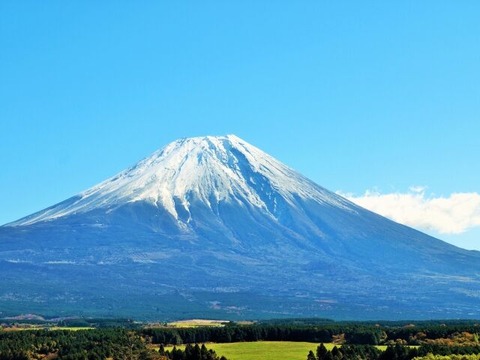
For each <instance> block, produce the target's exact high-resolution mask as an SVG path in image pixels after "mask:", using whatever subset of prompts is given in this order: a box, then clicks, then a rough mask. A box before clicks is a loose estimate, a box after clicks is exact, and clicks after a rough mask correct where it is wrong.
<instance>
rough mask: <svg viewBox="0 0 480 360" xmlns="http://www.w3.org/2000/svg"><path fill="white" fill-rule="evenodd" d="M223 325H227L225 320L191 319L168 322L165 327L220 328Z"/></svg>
mask: <svg viewBox="0 0 480 360" xmlns="http://www.w3.org/2000/svg"><path fill="white" fill-rule="evenodd" d="M225 323H228V321H226V320H204V319H192V320H180V321H174V322H170V323H168V324H167V325H168V326H171V327H177V328H192V327H203V326H214V327H216V326H217V327H221V326H224V325H225Z"/></svg>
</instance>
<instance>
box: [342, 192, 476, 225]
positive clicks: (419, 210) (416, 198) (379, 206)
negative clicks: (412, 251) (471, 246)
mask: <svg viewBox="0 0 480 360" xmlns="http://www.w3.org/2000/svg"><path fill="white" fill-rule="evenodd" d="M338 193H339V194H340V195H342V196H344V197H346V198H347V199H349V200H350V201H352V202H354V203H356V204H358V205H360V206H362V207H364V208H367V209H369V210H371V211H374V212H376V213H378V214H381V215H383V216H385V217H387V218H390V219H392V220H394V221H396V222H399V223H401V224H404V225H408V226H411V227H414V228H417V229H420V230H424V231H435V232H437V233H439V234H459V233H462V232H464V231H467V230H469V229H471V228H474V227H480V194H478V193H476V192H473V193H454V194H451V195H450V196H448V197H443V196H439V197H436V196H433V195H430V196H428V195H426V187H422V186H415V187H411V188H410V190H409V191H408V192H405V193H390V194H382V193H380V192H378V191H372V190H369V191H366V192H365V194H363V195H361V196H356V195H354V194H346V193H342V192H338Z"/></svg>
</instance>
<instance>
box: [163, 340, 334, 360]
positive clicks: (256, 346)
mask: <svg viewBox="0 0 480 360" xmlns="http://www.w3.org/2000/svg"><path fill="white" fill-rule="evenodd" d="M318 345H319V344H318V343H310V342H293V341H254V342H238V343H227V344H216V343H208V344H206V346H207V348H208V349H213V350H215V352H216V353H217V355H218V356H222V355H223V356H225V357H226V358H227V359H228V360H264V359H282V360H304V359H306V358H307V354H308V352H309V351H310V350H312V351H313V352H315V351H316V349H317V346H318ZM325 346H326V347H327V349H329V350H331V349H333V347H334V346H335V345H334V344H325ZM177 348H180V349H183V348H185V346H177ZM172 349H173V346H168V347H165V350H172Z"/></svg>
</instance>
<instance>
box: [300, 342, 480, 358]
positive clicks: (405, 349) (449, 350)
mask: <svg viewBox="0 0 480 360" xmlns="http://www.w3.org/2000/svg"><path fill="white" fill-rule="evenodd" d="M478 354H480V346H439V345H422V346H420V347H409V346H404V345H399V344H397V345H393V346H388V347H387V349H386V350H385V351H380V350H378V349H377V348H376V347H375V346H373V345H343V346H341V347H337V346H335V347H334V348H333V349H332V350H327V348H326V347H325V345H324V344H320V345H319V346H318V347H317V351H316V353H313V351H310V352H309V353H308V355H307V360H358V359H365V360H413V359H416V360H420V359H421V360H423V359H435V357H444V356H446V357H447V358H449V357H460V358H461V357H462V356H464V357H467V356H470V355H473V356H477V355H478Z"/></svg>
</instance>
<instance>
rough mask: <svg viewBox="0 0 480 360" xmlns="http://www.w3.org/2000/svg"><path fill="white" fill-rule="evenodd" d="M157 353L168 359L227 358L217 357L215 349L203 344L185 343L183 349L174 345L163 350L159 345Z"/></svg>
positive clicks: (204, 359) (222, 359) (201, 359)
mask: <svg viewBox="0 0 480 360" xmlns="http://www.w3.org/2000/svg"><path fill="white" fill-rule="evenodd" d="M158 353H159V355H160V356H164V357H165V359H168V360H227V359H226V358H225V357H224V356H222V357H220V358H219V357H218V355H217V354H216V353H215V351H213V350H212V349H210V350H209V349H207V348H206V346H205V344H203V345H202V346H200V345H198V344H195V345H192V344H187V345H186V346H185V350H183V351H182V350H181V349H177V348H176V347H174V348H173V349H172V350H171V351H165V349H164V348H163V346H161V347H160V350H159V352H158Z"/></svg>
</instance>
